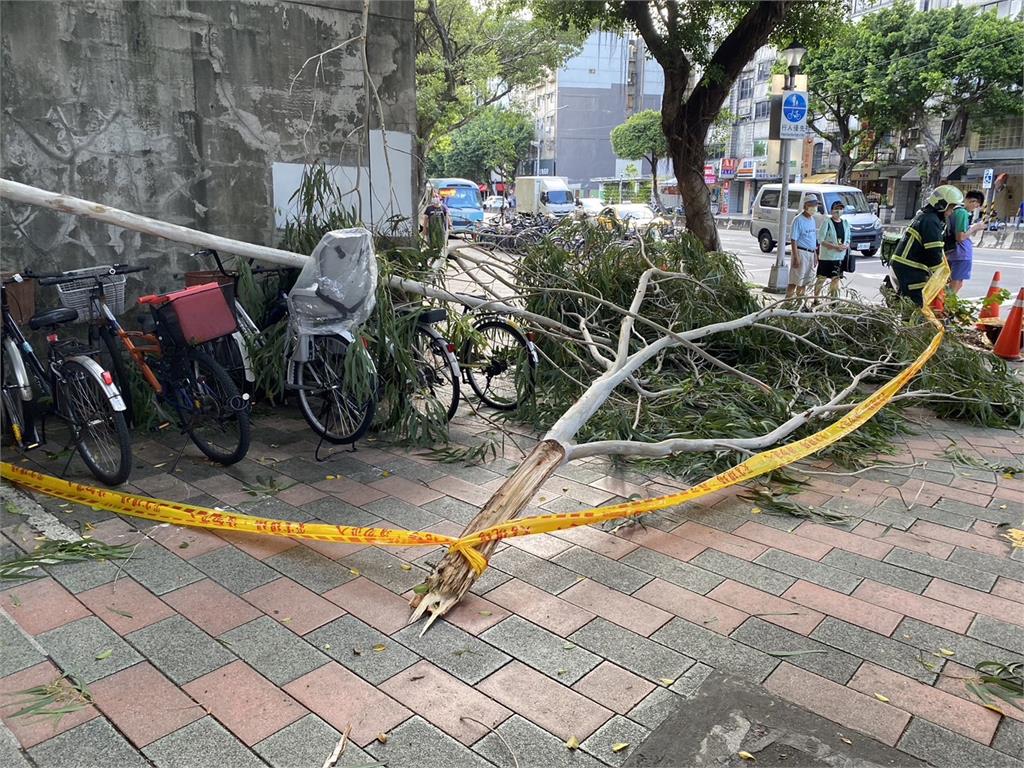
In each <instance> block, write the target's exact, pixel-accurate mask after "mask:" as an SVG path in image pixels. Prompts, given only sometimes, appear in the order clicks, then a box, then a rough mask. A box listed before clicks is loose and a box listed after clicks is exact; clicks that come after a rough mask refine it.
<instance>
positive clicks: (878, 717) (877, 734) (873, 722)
mask: <svg viewBox="0 0 1024 768" xmlns="http://www.w3.org/2000/svg"><path fill="white" fill-rule="evenodd" d="M764 687H765V688H767V689H768V690H769V691H771V692H772V693H775V694H777V695H779V696H781V697H782V698H784V699H788V700H789V701H791V702H793V703H794V704H798V705H800V706H801V707H803V708H804V709H809V710H810V711H811V712H814V713H815V714H818V715H821V716H822V717H827V718H828V719H829V720H833V721H835V722H837V723H839V724H840V725H843V726H845V727H847V728H853V729H854V730H857V731H860V732H861V733H865V734H867V735H868V736H871V737H872V738H875V739H878V740H879V741H881V742H883V743H884V744H888V745H889V746H890V747H892V746H895V745H896V742H897V741H898V740H899V738H900V735H901V734H902V733H903V729H904V728H905V727H906V725H907V723H908V722H909V720H910V715H908V714H907V713H906V712H903V711H902V710H899V709H897V708H896V707H893V706H891V705H889V704H884V703H883V702H881V701H878V700H877V699H876V698H874V696H873V695H872V696H865V695H864V694H862V693H858V692H857V691H854V690H852V689H850V688H846V687H844V686H842V685H839V684H838V683H835V682H832V681H831V680H828V679H826V678H824V677H820V676H819V675H815V674H814V673H812V672H807V671H805V670H803V669H800V668H799V667H794V666H793V665H792V664H787V663H786V662H782V663H781V664H779V666H778V667H776V669H775V671H774V672H772V673H771V675H769V676H768V679H767V680H765V681H764ZM874 693H875V692H874V691H872V694H874ZM879 693H881V691H879Z"/></svg>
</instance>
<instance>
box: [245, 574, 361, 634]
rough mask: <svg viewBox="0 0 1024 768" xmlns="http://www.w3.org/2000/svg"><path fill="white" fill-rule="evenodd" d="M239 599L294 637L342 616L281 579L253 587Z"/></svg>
mask: <svg viewBox="0 0 1024 768" xmlns="http://www.w3.org/2000/svg"><path fill="white" fill-rule="evenodd" d="M242 597H244V598H245V599H246V600H248V601H249V602H250V603H252V604H253V605H255V606H256V607H257V608H259V609H260V610H261V611H263V612H264V613H265V614H267V615H268V616H270V617H271V618H273V619H277V620H278V621H280V622H281V623H282V624H284V625H285V626H286V627H288V629H290V630H291V631H292V632H294V633H295V634H297V635H304V634H306V633H307V632H311V631H312V630H314V629H316V628H317V627H320V626H323V625H324V624H326V623H327V622H329V621H333V620H334V619H336V618H338V617H339V616H341V615H343V614H344V613H345V611H343V610H342V609H341V608H339V607H338V606H337V605H335V604H334V603H332V602H331V601H330V600H325V599H324V598H322V597H321V596H320V595H318V594H316V593H315V592H312V591H311V590H308V589H306V588H305V587H304V586H302V585H301V584H297V583H295V582H294V581H292V580H291V579H288V578H284V577H282V578H280V579H275V580H274V581H272V582H270V583H269V584H264V585H263V586H262V587H256V589H253V590H251V591H249V592H246V593H245V594H244V595H242ZM286 619H287V621H285V620H286Z"/></svg>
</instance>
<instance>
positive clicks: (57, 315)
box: [28, 307, 78, 331]
mask: <svg viewBox="0 0 1024 768" xmlns="http://www.w3.org/2000/svg"><path fill="white" fill-rule="evenodd" d="M77 319H78V310H77V309H70V308H68V307H58V308H57V309H47V310H45V311H43V312H37V313H36V314H34V315H33V316H32V317H31V318H29V321H28V327H29V328H31V329H32V330H33V331H39V330H42V329H43V328H52V327H54V326H57V325H60V324H61V323H73V322H74V321H75V320H77Z"/></svg>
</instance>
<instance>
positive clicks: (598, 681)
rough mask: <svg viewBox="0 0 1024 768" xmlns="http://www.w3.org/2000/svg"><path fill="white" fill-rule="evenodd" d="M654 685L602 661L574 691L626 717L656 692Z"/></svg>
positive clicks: (575, 686)
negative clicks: (649, 695)
mask: <svg viewBox="0 0 1024 768" xmlns="http://www.w3.org/2000/svg"><path fill="white" fill-rule="evenodd" d="M654 687H655V686H654V684H653V683H649V682H647V681H646V680H644V679H643V678H642V677H637V676H636V675H634V674H633V673H632V672H628V671H626V670H625V669H623V668H622V667H618V666H616V665H615V664H612V663H611V662H610V661H602V662H601V663H600V664H598V665H597V666H596V667H594V669H592V670H591V671H590V672H588V673H587V674H586V675H585V676H584V677H582V678H581V679H580V680H578V681H577V682H576V684H575V685H573V687H572V689H573V690H574V691H577V692H578V693H582V694H583V695H584V696H586V697H587V698H588V699H592V700H594V701H596V702H597V703H598V704H600V705H601V706H603V707H608V709H610V710H612V711H613V712H618V713H619V714H620V715H624V714H626V713H627V712H629V710H631V709H632V708H633V707H635V706H636V705H637V704H639V703H640V701H641V700H642V699H643V698H644V696H646V695H647V694H649V693H650V692H651V691H653V690H654Z"/></svg>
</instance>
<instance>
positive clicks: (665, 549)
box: [615, 525, 707, 562]
mask: <svg viewBox="0 0 1024 768" xmlns="http://www.w3.org/2000/svg"><path fill="white" fill-rule="evenodd" d="M615 535H616V536H618V537H619V538H621V539H625V540H626V541H630V542H632V543H634V544H638V545H640V546H641V547H647V548H648V549H653V550H654V551H655V552H660V553H661V554H663V555H668V556H669V557H674V558H675V559H676V560H682V561H683V562H686V561H688V560H690V559H692V558H694V557H696V556H697V555H699V554H700V553H701V552H703V551H704V550H705V549H707V547H706V546H705V545H704V544H698V543H697V542H696V541H691V540H690V539H684V538H682V537H681V536H675V535H673V534H671V533H666V532H665V531H659V530H658V529H657V528H644V527H642V526H639V525H631V526H629V527H628V528H623V529H621V530H620V531H618V532H617V533H616V534H615Z"/></svg>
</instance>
